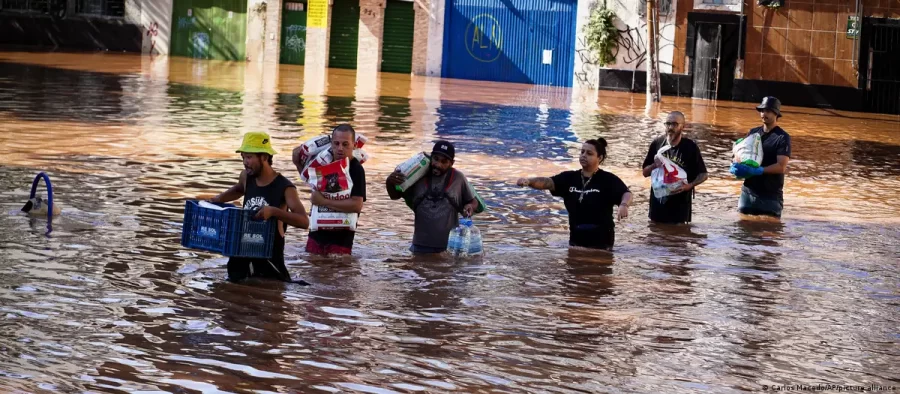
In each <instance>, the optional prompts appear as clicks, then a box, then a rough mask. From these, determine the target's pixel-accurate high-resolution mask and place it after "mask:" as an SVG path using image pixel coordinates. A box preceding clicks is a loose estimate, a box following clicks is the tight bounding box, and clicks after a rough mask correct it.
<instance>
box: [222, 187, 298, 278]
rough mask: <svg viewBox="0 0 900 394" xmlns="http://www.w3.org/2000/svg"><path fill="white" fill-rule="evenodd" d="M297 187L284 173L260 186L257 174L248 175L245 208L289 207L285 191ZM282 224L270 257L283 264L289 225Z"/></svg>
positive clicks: (236, 259)
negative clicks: (257, 181)
mask: <svg viewBox="0 0 900 394" xmlns="http://www.w3.org/2000/svg"><path fill="white" fill-rule="evenodd" d="M293 187H295V186H294V184H293V183H291V181H290V180H288V179H287V178H285V177H284V176H283V175H281V174H278V175H277V176H275V179H274V180H273V181H272V182H269V184H268V185H265V186H259V185H257V184H256V177H255V176H247V183H246V184H245V185H244V209H252V210H258V209H262V208H263V207H265V206H270V207H276V208H282V209H284V208H286V207H287V199H285V198H284V191H285V189H287V188H293ZM279 224H280V225H283V227H282V228H280V229H279V231H278V232H277V233H276V236H275V245H274V247H273V248H272V258H271V259H270V260H271V261H273V262H280V263H281V264H282V265H283V264H284V235H283V234H284V232H285V231H287V225H286V224H284V223H281V222H279ZM229 260H234V261H238V260H240V261H251V260H252V261H263V262H264V261H265V259H241V258H231V259H229ZM229 262H231V261H229Z"/></svg>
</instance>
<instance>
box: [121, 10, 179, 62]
mask: <svg viewBox="0 0 900 394" xmlns="http://www.w3.org/2000/svg"><path fill="white" fill-rule="evenodd" d="M137 2H138V0H130V1H129V2H128V3H126V8H125V10H126V14H127V15H134V14H133V11H129V8H128V7H129V5H131V4H133V3H137ZM139 3H140V6H139V11H138V12H139V15H140V21H139V22H136V24H138V25H140V27H141V35H142V37H143V40H142V43H141V53H143V54H145V55H147V54H150V55H168V54H169V43H170V41H171V38H172V0H140V1H139ZM151 50H152V53H151Z"/></svg>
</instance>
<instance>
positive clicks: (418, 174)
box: [396, 152, 431, 192]
mask: <svg viewBox="0 0 900 394" xmlns="http://www.w3.org/2000/svg"><path fill="white" fill-rule="evenodd" d="M430 166H431V158H429V157H428V156H426V155H425V153H424V152H419V153H417V154H416V155H415V156H413V157H410V158H409V159H407V160H406V161H404V162H403V163H400V165H399V166H397V168H396V171H400V173H402V174H403V175H404V176H405V177H406V180H405V181H403V183H401V184H399V185H397V186H396V189H397V191H401V192H402V191H406V189H408V188H409V187H410V186H412V185H415V184H416V182H418V181H419V179H422V177H424V176H425V174H426V173H427V172H428V168H429V167H430Z"/></svg>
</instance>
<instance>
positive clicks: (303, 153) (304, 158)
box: [291, 133, 369, 181]
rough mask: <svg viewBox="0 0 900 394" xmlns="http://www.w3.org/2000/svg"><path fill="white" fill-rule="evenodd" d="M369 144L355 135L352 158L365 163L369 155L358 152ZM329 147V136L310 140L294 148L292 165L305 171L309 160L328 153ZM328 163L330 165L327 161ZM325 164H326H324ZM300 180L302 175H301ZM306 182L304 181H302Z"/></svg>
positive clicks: (360, 136)
mask: <svg viewBox="0 0 900 394" xmlns="http://www.w3.org/2000/svg"><path fill="white" fill-rule="evenodd" d="M366 142H369V139H368V138H366V136H364V135H362V134H359V133H357V134H356V144H355V145H356V150H354V151H353V157H355V158H356V159H357V160H359V163H360V164H362V163H365V162H366V160H368V159H369V154H368V153H366V152H364V151H359V149H362V147H363V146H364V145H365V144H366ZM330 147H331V135H321V136H318V137H316V138H313V139H310V140H308V141H306V142H304V143H303V144H301V145H300V146H298V147H296V148H294V152H293V155H292V157H291V159H292V160H293V162H294V165H295V166H296V167H297V168H298V169H301V172H302V169H305V168H306V167H307V166H309V164H310V160H312V159H313V158H315V157H316V156H318V155H319V154H320V153H322V152H323V151H328V148H330ZM328 163H331V161H330V160H329V161H328ZM326 164H327V163H326ZM301 178H302V175H301ZM304 181H306V179H304Z"/></svg>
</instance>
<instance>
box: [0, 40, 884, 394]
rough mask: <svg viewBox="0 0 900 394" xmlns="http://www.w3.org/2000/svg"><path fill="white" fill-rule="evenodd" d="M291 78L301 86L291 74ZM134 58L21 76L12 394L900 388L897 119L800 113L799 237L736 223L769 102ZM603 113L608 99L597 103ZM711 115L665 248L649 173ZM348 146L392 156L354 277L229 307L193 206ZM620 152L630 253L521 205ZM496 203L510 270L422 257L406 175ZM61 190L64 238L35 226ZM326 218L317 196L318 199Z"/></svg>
mask: <svg viewBox="0 0 900 394" xmlns="http://www.w3.org/2000/svg"><path fill="white" fill-rule="evenodd" d="M274 71H278V72H277V73H275V72H274ZM274 71H273V68H272V67H269V69H268V71H260V69H259V68H257V67H256V66H253V65H247V64H242V63H225V62H214V61H194V60H191V59H184V58H170V59H167V58H157V59H154V60H152V61H151V60H150V59H147V58H141V57H139V56H133V55H113V54H105V55H93V54H64V53H54V54H45V53H16V52H5V53H0V195H2V198H0V206H2V215H0V251H2V252H0V275H2V276H0V277H2V278H3V280H2V284H0V391H3V392H203V393H219V392H257V393H264V392H337V391H343V392H369V393H389V392H415V391H431V392H489V391H490V392H559V393H576V392H577V393H595V392H614V393H618V392H623V393H624V392H641V393H682V392H688V393H689V392H715V393H737V392H751V391H760V390H762V388H763V386H764V385H766V386H775V385H782V384H784V385H787V384H820V383H821V384H839V385H861V386H869V385H873V384H874V385H881V386H894V387H898V386H900V367H898V366H900V346H898V344H900V328H898V327H900V314H898V311H900V291H898V289H900V268H898V261H900V258H898V257H900V246H898V243H900V242H898V239H900V215H898V212H900V197H898V196H900V195H898V190H900V122H898V118H897V117H889V116H880V115H873V114H862V113H848V112H838V111H830V110H823V109H810V108H792V107H787V108H785V111H784V112H785V116H784V118H783V121H782V127H784V128H785V129H786V130H787V131H788V132H789V133H790V134H791V136H792V139H793V153H794V156H793V158H792V161H791V163H790V165H789V174H788V176H787V186H786V189H785V207H786V208H785V216H784V218H783V220H782V221H781V222H770V221H762V220H749V221H747V220H743V221H742V220H739V216H738V214H737V213H736V212H735V207H736V205H737V200H738V194H739V188H740V185H739V183H738V182H736V181H734V180H733V179H732V177H731V176H730V175H729V174H728V173H727V166H728V162H729V152H730V146H731V141H733V140H735V139H736V138H738V137H740V136H743V134H744V133H745V132H746V131H747V130H748V129H749V128H751V127H755V126H756V125H757V124H758V122H759V119H758V116H757V114H756V113H755V112H754V111H753V107H754V106H755V104H753V103H733V102H726V101H720V102H718V103H714V102H708V101H700V100H697V101H693V100H690V99H676V98H671V97H666V98H665V102H664V103H663V104H662V106H661V108H658V109H655V110H653V111H650V112H645V111H644V109H643V96H641V95H631V94H624V93H609V92H602V93H601V94H600V96H599V98H597V99H595V97H596V95H595V96H593V97H591V96H589V95H587V96H586V95H583V94H581V93H577V92H575V93H573V92H572V91H571V90H569V89H560V88H548V87H535V86H526V85H513V84H499V83H487V82H477V81H460V80H441V79H425V78H419V77H409V76H406V75H398V74H383V75H380V76H378V77H377V78H364V77H357V76H356V74H355V72H354V71H347V70H329V71H328V73H327V77H325V76H324V75H323V76H322V77H321V78H308V79H306V78H305V74H308V73H305V71H304V69H303V68H302V67H294V66H282V67H281V68H280V69H278V70H274ZM584 97H590V98H587V99H585V98H584ZM669 110H680V111H682V112H684V113H685V114H686V115H687V118H688V122H690V126H689V129H688V136H689V137H691V138H693V139H695V140H696V141H697V142H698V144H699V145H700V147H701V149H702V151H703V153H704V155H705V158H706V163H707V166H708V167H709V169H710V173H711V179H710V180H709V181H708V182H707V183H706V184H704V185H703V186H702V187H700V188H699V190H698V194H697V198H696V200H695V202H694V223H693V224H692V225H690V226H682V227H661V226H651V225H649V224H648V220H647V200H648V196H649V190H648V187H649V181H648V180H646V179H644V178H642V177H641V175H640V168H639V166H640V163H641V161H642V159H643V156H644V154H645V152H646V149H647V146H648V144H649V142H650V140H651V139H652V138H653V136H655V135H657V134H659V133H660V132H661V130H662V120H663V119H664V114H665V112H666V111H669ZM338 122H351V123H353V125H354V126H355V127H356V128H357V130H358V131H360V132H361V133H364V134H365V135H366V136H368V137H369V138H370V142H369V144H368V145H367V146H366V148H367V150H368V152H369V153H370V154H371V155H372V159H371V161H370V162H368V163H366V165H365V168H366V174H367V177H368V202H367V203H366V205H365V209H364V214H363V215H362V217H361V219H360V230H359V234H358V236H357V238H356V239H357V243H356V247H355V250H354V256H353V257H352V258H346V259H336V260H331V259H322V258H313V257H310V256H309V255H308V254H306V252H304V251H303V245H304V244H305V241H306V234H305V232H304V231H300V230H297V229H291V230H290V231H289V232H288V246H287V249H286V259H287V260H288V267H289V268H290V270H291V273H292V275H293V276H294V277H296V278H303V279H305V280H307V281H309V282H311V283H313V285H312V286H309V287H301V286H297V285H293V284H289V285H284V284H280V283H273V282H266V281H257V282H252V283H249V284H230V283H226V282H225V281H224V279H225V259H223V258H222V257H221V256H216V255H212V254H208V253H203V252H198V251H192V250H187V249H184V248H182V247H181V246H180V245H179V240H180V233H181V225H180V223H181V217H182V216H181V215H182V209H183V204H184V200H185V199H188V198H193V197H195V196H199V195H204V194H207V195H208V194H214V193H217V192H219V191H221V190H224V189H225V188H226V187H228V186H229V185H230V184H232V183H233V182H234V181H235V180H236V179H237V176H238V173H239V171H240V169H241V168H242V167H241V162H240V160H239V157H238V156H237V155H236V154H235V153H234V150H235V148H236V147H237V146H238V145H239V143H240V136H241V133H242V132H243V131H249V130H266V131H268V132H269V133H270V134H272V136H273V141H274V146H275V148H276V149H277V150H278V151H280V152H281V154H280V155H277V156H276V160H275V166H276V169H278V170H280V171H282V172H284V173H285V174H286V175H288V176H289V177H290V178H291V179H292V180H294V181H295V182H297V183H298V184H299V180H297V176H296V173H295V171H293V170H292V166H291V164H290V154H289V152H290V150H291V149H292V148H293V147H294V146H296V144H299V143H300V142H301V141H303V140H305V139H307V138H309V137H311V136H314V135H318V134H319V133H322V132H324V131H325V130H327V129H328V128H329V127H331V126H333V125H334V124H336V123H338ZM596 136H602V137H605V138H606V139H607V140H609V142H610V148H609V152H610V159H609V161H608V162H607V163H606V164H604V168H605V169H607V170H609V171H612V172H614V173H616V174H618V175H619V176H620V177H621V178H622V179H623V180H624V181H625V182H626V183H627V184H628V185H629V186H630V187H631V189H632V191H633V192H634V193H635V201H634V203H633V205H632V209H631V217H630V218H628V219H627V220H624V221H622V222H620V223H619V224H618V225H617V230H616V231H617V237H616V248H615V251H614V253H611V254H609V253H601V252H593V253H586V252H581V251H577V250H569V249H568V248H567V246H566V245H567V231H568V230H567V227H566V226H567V221H566V215H565V211H564V208H563V206H562V202H561V201H560V200H557V199H554V198H553V197H551V196H550V195H549V194H547V193H541V192H537V191H532V190H525V189H522V188H518V187H516V186H515V184H514V183H515V179H516V178H518V177H520V176H529V175H532V176H536V175H551V174H555V173H557V172H559V171H561V170H564V169H574V168H577V167H578V164H577V157H576V155H577V148H578V141H581V140H584V139H587V138H591V137H596ZM439 137H440V138H446V139H449V140H452V141H454V142H455V143H456V144H457V163H456V164H457V167H458V168H459V169H461V170H462V171H463V172H465V173H466V175H467V176H468V177H469V178H470V179H471V180H472V182H473V184H474V185H475V187H476V188H477V189H478V190H479V192H480V193H481V195H482V196H483V197H484V198H485V199H486V200H487V202H488V205H489V210H488V212H486V213H484V214H482V215H479V216H478V217H477V218H476V225H477V226H478V227H479V228H480V229H481V231H482V233H483V234H484V239H485V249H486V255H485V256H484V257H483V258H479V259H475V260H453V259H451V258H447V257H438V258H429V259H426V258H414V257H412V256H411V255H410V254H409V252H408V251H406V249H407V247H408V245H409V241H410V240H411V238H412V219H413V217H412V213H411V212H410V211H409V210H408V209H407V208H406V207H405V206H404V205H403V203H402V202H398V201H390V200H389V199H388V197H387V195H386V194H385V192H384V187H383V182H384V179H385V178H386V176H387V174H388V173H389V172H390V171H392V170H393V168H394V166H396V165H397V164H398V163H399V162H401V161H402V160H404V159H405V158H407V157H409V156H410V155H412V154H413V153H415V152H417V151H420V150H424V149H428V147H429V146H430V143H431V142H432V141H433V140H435V139H437V138H439ZM39 171H47V172H48V173H49V174H50V176H51V179H52V181H53V182H54V188H55V189H56V196H55V197H56V200H57V203H58V204H61V205H62V207H63V216H62V217H61V218H59V219H58V220H55V221H54V223H53V231H52V232H51V233H50V234H49V235H46V234H45V233H46V229H45V227H46V221H44V220H39V219H30V218H28V217H25V216H23V215H21V214H19V213H17V211H18V209H19V208H20V207H21V204H22V203H23V202H24V200H25V199H26V198H27V195H28V192H29V189H30V185H31V180H32V179H33V177H34V176H35V174H37V173H38V172H39ZM300 193H301V196H302V197H303V199H304V201H305V204H306V206H307V207H308V206H309V204H308V187H305V186H303V187H301V188H300Z"/></svg>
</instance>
